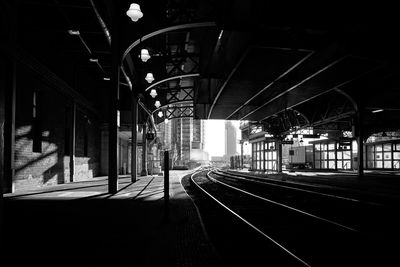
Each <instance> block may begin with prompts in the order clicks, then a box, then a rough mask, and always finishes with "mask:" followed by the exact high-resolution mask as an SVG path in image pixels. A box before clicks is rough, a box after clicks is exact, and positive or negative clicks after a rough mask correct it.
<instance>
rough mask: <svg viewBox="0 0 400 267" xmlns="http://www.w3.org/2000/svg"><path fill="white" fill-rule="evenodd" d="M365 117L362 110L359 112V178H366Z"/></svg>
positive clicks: (357, 119)
mask: <svg viewBox="0 0 400 267" xmlns="http://www.w3.org/2000/svg"><path fill="white" fill-rule="evenodd" d="M362 121H363V115H362V109H359V110H358V112H357V118H356V125H355V127H356V131H355V132H356V139H357V158H358V159H357V167H358V178H363V177H364V130H363V127H362Z"/></svg>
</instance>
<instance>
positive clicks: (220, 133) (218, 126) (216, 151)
mask: <svg viewBox="0 0 400 267" xmlns="http://www.w3.org/2000/svg"><path fill="white" fill-rule="evenodd" d="M204 123H205V150H206V151H207V152H208V153H209V155H210V157H211V156H223V155H224V154H225V120H206V121H205V122H204ZM232 124H233V125H234V126H235V127H236V137H237V138H238V140H239V139H240V138H241V133H240V130H239V121H232ZM236 150H237V152H238V153H240V145H237V148H236Z"/></svg>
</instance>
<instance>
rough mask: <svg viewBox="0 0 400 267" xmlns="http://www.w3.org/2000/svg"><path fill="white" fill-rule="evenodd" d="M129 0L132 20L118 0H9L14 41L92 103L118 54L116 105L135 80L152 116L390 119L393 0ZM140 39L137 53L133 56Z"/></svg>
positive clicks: (394, 85)
mask: <svg viewBox="0 0 400 267" xmlns="http://www.w3.org/2000/svg"><path fill="white" fill-rule="evenodd" d="M137 3H138V4H140V7H141V10H142V12H143V14H144V16H143V18H141V19H140V20H139V21H137V22H132V21H131V20H130V18H129V17H128V16H127V15H126V11H127V10H128V8H129V5H130V4H131V2H129V1H125V0H121V1H99V0H86V1H81V0H80V1H78V0H74V1H71V0H68V1H67V0H35V1H28V0H21V1H17V3H16V4H15V5H16V8H17V9H18V10H19V16H20V18H19V21H20V22H19V25H18V27H19V28H20V29H23V31H22V30H21V31H18V32H19V33H21V34H20V36H18V43H19V44H20V45H21V47H23V49H25V50H27V51H28V52H29V53H30V54H32V55H34V56H35V58H36V59H37V60H39V61H41V62H42V63H44V64H45V65H47V66H50V67H51V69H52V71H54V72H56V74H57V75H58V76H59V77H61V78H62V79H64V80H65V81H66V82H67V83H69V84H71V85H74V87H75V88H78V90H79V92H80V93H81V95H82V96H83V97H84V98H86V99H87V100H89V101H88V102H91V103H95V104H94V107H93V108H94V109H97V110H100V113H101V112H102V110H104V107H105V106H106V104H105V103H106V101H107V90H108V89H107V88H109V83H110V81H109V78H110V77H111V76H112V68H111V66H113V62H112V60H113V55H114V56H115V57H116V58H119V59H120V66H121V72H120V78H119V79H120V85H121V86H120V88H119V100H118V109H119V110H120V111H121V112H123V111H129V110H130V107H131V105H130V103H131V101H132V98H131V97H130V93H131V90H133V91H134V92H135V94H136V96H137V97H138V98H139V99H140V101H141V103H142V104H143V105H142V106H143V107H144V108H145V110H146V111H147V113H148V114H152V115H153V117H154V120H155V122H156V123H159V122H161V121H163V120H164V119H165V118H169V119H171V118H176V117H194V118H197V119H226V120H248V121H252V122H255V123H258V124H263V125H264V126H265V127H266V129H268V130H269V131H271V132H276V133H282V132H287V131H289V130H291V129H294V128H296V127H297V128H299V127H310V126H313V127H316V128H322V129H337V130H351V127H352V125H354V120H357V118H362V119H361V120H362V125H363V127H364V130H365V131H366V132H367V133H368V134H371V133H374V132H379V131H386V130H392V129H397V128H398V118H399V112H400V104H399V101H398V99H399V97H400V90H399V86H400V80H399V77H400V76H399V66H398V59H399V47H400V46H399V41H398V40H397V39H398V38H397V37H396V32H397V29H396V25H395V23H394V17H393V16H392V15H393V12H394V10H395V9H393V6H391V5H384V4H383V3H382V4H379V5H374V6H368V4H366V3H363V5H362V6H355V7H353V6H350V5H348V4H347V5H342V4H341V3H340V2H335V3H332V5H331V6H329V5H328V4H325V3H323V4H321V3H320V4H315V3H313V4H311V3H309V4H305V3H301V4H300V3H297V4H292V3H289V2H287V1H279V3H278V2H276V1H255V0H254V1H237V0H233V1H228V0H225V1H200V0H196V1H185V0H169V1H155V0H146V1H138V2H137ZM378 18H379V19H378ZM116 36H118V40H117V41H118V49H117V50H112V46H111V44H112V42H113V40H114V41H116V39H114V37H116ZM143 48H145V49H148V51H149V53H150V56H151V58H150V59H149V60H148V61H147V62H142V60H141V59H140V57H139V55H140V51H141V49H143ZM21 53H22V52H21ZM115 53H117V54H118V55H115ZM49 54H51V55H52V56H48V55H49ZM24 60H28V59H27V58H26V57H24ZM148 72H151V73H153V75H154V78H155V80H154V81H153V82H152V83H151V84H149V83H148V82H147V81H146V80H145V79H144V78H145V76H146V74H147V73H148ZM152 89H155V90H156V92H157V96H156V97H155V98H153V97H152V96H151V95H150V92H151V90H152ZM156 100H158V101H160V103H161V106H160V107H155V106H154V103H155V101H156ZM82 101H84V100H82ZM377 110H383V111H382V112H373V111H377ZM159 111H162V114H163V117H162V118H160V117H158V116H157V114H158V113H159ZM105 114H106V113H105Z"/></svg>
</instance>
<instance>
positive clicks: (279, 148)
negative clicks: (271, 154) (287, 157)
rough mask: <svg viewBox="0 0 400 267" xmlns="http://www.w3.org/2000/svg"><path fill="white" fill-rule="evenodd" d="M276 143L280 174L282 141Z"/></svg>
mask: <svg viewBox="0 0 400 267" xmlns="http://www.w3.org/2000/svg"><path fill="white" fill-rule="evenodd" d="M277 143H278V172H279V173H281V172H282V141H279V142H277Z"/></svg>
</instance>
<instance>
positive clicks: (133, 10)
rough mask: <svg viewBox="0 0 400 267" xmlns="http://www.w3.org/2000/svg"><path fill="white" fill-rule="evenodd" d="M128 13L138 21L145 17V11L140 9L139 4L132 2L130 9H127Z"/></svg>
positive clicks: (133, 19) (132, 18)
mask: <svg viewBox="0 0 400 267" xmlns="http://www.w3.org/2000/svg"><path fill="white" fill-rule="evenodd" d="M126 15H127V16H128V17H130V18H131V20H132V21H135V22H136V21H138V20H139V19H140V18H141V17H143V13H142V11H141V10H140V6H139V5H138V4H135V3H133V4H131V6H130V7H129V9H128V11H126Z"/></svg>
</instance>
